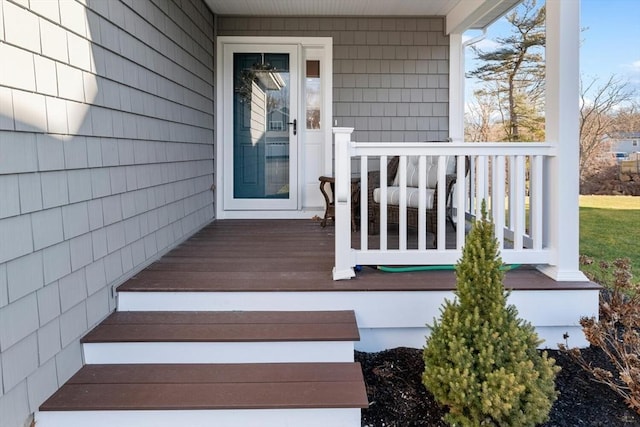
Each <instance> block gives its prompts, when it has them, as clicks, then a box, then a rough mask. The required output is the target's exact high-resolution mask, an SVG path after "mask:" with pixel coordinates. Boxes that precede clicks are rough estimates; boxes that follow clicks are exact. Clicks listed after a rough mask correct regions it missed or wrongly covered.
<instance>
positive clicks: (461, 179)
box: [456, 156, 467, 250]
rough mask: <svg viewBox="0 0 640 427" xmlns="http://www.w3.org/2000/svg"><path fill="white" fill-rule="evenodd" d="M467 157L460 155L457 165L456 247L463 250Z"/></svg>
mask: <svg viewBox="0 0 640 427" xmlns="http://www.w3.org/2000/svg"><path fill="white" fill-rule="evenodd" d="M466 163H467V162H466V159H465V156H458V161H457V165H456V174H457V176H456V249H457V250H462V247H463V246H464V238H465V231H466V230H465V226H466V221H467V219H466V213H467V208H466V206H465V204H466V201H467V198H466V194H467V180H466V179H465V177H466V166H467V164H466Z"/></svg>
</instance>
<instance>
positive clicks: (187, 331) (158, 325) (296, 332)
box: [81, 311, 360, 343]
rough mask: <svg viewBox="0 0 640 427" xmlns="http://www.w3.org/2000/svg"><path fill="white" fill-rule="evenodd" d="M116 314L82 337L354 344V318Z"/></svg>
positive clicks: (294, 314)
mask: <svg viewBox="0 0 640 427" xmlns="http://www.w3.org/2000/svg"><path fill="white" fill-rule="evenodd" d="M332 314H333V313H332V312H308V313H307V312H271V313H267V312H230V313H226V312H155V313H154V312H117V313H113V314H111V315H110V316H109V317H107V319H105V321H103V322H102V323H100V324H99V325H98V326H97V327H95V328H94V329H92V330H91V331H90V332H89V333H88V334H87V335H85V336H84V337H83V338H82V340H81V341H82V342H83V343H99V342H257V341H262V342H275V341H289V342H291V341H358V340H359V339H360V336H359V332H358V327H357V324H356V320H355V314H354V313H353V312H352V311H351V312H348V311H342V312H335V316H332Z"/></svg>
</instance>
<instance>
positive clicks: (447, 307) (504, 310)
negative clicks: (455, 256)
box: [422, 202, 560, 427]
mask: <svg viewBox="0 0 640 427" xmlns="http://www.w3.org/2000/svg"><path fill="white" fill-rule="evenodd" d="M501 265H502V259H501V258H500V256H499V254H498V241H497V240H496V239H495V237H494V226H493V223H492V222H491V221H489V220H487V213H486V207H485V205H484V202H483V206H482V220H481V221H476V222H475V223H474V226H473V228H472V230H471V232H470V234H469V238H468V240H467V243H466V245H465V247H464V249H463V255H462V258H461V259H460V261H459V262H458V264H457V265H456V276H457V290H456V293H455V294H456V296H457V299H456V300H455V301H454V302H451V301H449V300H447V301H445V303H444V306H443V308H442V309H441V319H440V321H437V320H435V321H434V325H433V328H432V333H431V335H430V337H429V338H427V345H426V347H425V348H424V353H423V356H424V362H425V371H424V373H423V375H422V382H423V384H424V385H425V387H426V388H427V389H428V390H429V391H430V392H431V393H432V394H433V395H434V397H435V398H436V400H437V401H438V402H439V403H440V404H442V405H445V406H447V407H448V408H449V413H448V415H447V416H446V421H447V422H448V423H449V424H451V425H456V426H469V427H476V426H501V427H506V426H513V427H525V426H535V425H536V424H538V423H542V422H544V421H546V420H547V419H548V416H549V411H550V410H551V405H552V404H553V402H554V401H555V400H556V398H557V392H556V391H555V376H556V373H557V372H558V371H559V370H560V368H559V367H557V366H555V360H553V359H551V358H548V357H547V354H546V352H544V353H542V354H540V353H539V352H538V351H537V347H538V345H539V344H540V343H541V340H540V339H539V338H538V336H537V334H536V333H535V330H534V328H533V326H532V325H531V324H530V323H528V322H525V321H523V320H521V319H518V312H517V310H516V308H515V307H514V306H513V305H507V303H506V300H507V296H508V293H507V292H506V291H505V290H504V287H503V284H502V279H503V272H502V271H501V269H500V267H501Z"/></svg>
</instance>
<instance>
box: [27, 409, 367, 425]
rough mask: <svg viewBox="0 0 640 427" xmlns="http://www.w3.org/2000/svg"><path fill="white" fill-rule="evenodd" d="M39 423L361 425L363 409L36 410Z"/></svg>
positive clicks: (37, 423)
mask: <svg viewBox="0 0 640 427" xmlns="http://www.w3.org/2000/svg"><path fill="white" fill-rule="evenodd" d="M35 419H36V425H37V426H38V427H87V426H90V427H116V426H117V427H180V426H185V427H211V426H215V427H239V426H251V427H284V426H291V427H294V426H295V427H298V426H304V427H358V426H360V424H361V423H360V409H351V408H347V409H342V408H340V409H335V408H328V409H246V410H197V411H69V412H39V413H36V414H35Z"/></svg>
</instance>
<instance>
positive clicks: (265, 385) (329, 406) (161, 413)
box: [36, 363, 368, 427]
mask: <svg viewBox="0 0 640 427" xmlns="http://www.w3.org/2000/svg"><path fill="white" fill-rule="evenodd" d="M367 406H368V402H367V396H366V390H365V385H364V380H363V377H362V371H361V368H360V364H359V363H277V364H213V365H210V364H189V365H178V364H142V365H140V364H121V365H102V364H101V365H86V366H84V367H83V368H82V369H81V370H80V371H79V372H78V373H76V374H75V375H74V376H73V377H72V378H71V379H70V380H69V381H68V382H67V383H66V384H65V385H63V386H62V388H60V389H59V390H58V391H57V392H56V393H55V394H54V395H53V396H51V397H50V398H49V399H48V400H47V401H45V402H44V403H43V404H42V406H41V407H40V412H38V413H37V414H36V422H37V425H38V427H59V426H65V427H76V426H78V427H79V426H83V427H85V426H87V425H90V426H91V427H107V426H109V427H111V426H115V425H117V426H122V427H128V426H136V427H141V426H142V427H144V426H157V427H165V426H166V427H169V426H178V425H188V426H190V427H198V426H211V425H223V426H238V425H252V426H264V427H266V426H282V425H304V426H317V427H320V426H323V427H324V426H358V425H360V409H361V408H366V407H367Z"/></svg>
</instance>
